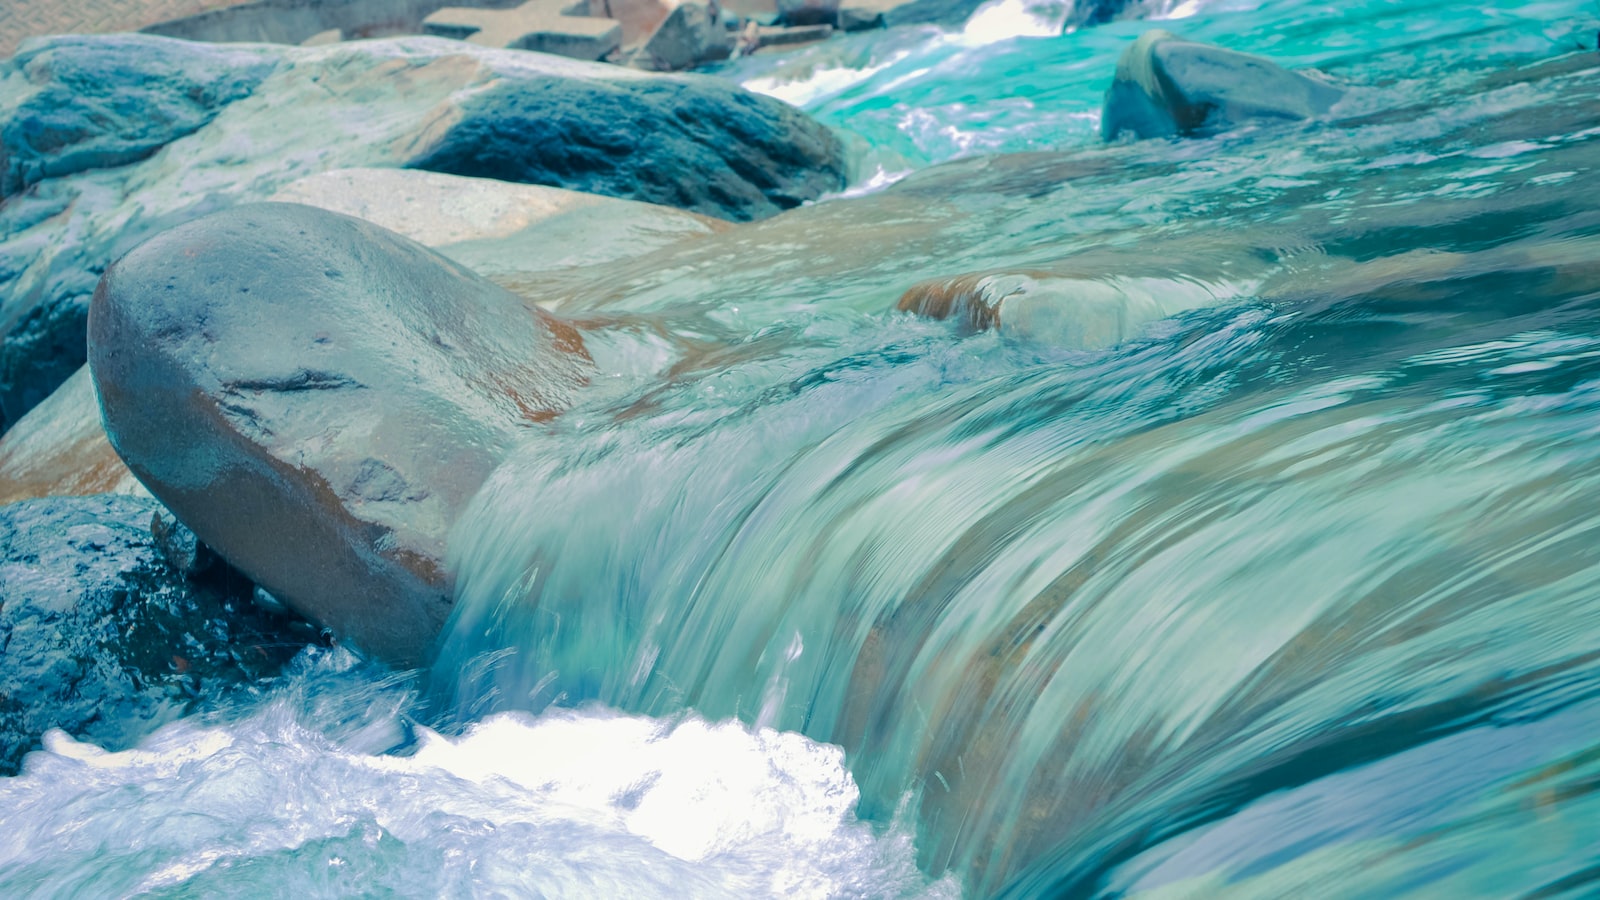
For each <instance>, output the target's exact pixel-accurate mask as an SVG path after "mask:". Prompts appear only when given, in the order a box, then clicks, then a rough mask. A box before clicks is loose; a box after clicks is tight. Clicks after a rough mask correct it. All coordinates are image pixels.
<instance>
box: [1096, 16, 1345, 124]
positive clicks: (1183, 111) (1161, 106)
mask: <svg viewBox="0 0 1600 900" xmlns="http://www.w3.org/2000/svg"><path fill="white" fill-rule="evenodd" d="M1343 96H1344V92H1343V91H1342V90H1340V89H1339V88H1337V87H1334V86H1333V85H1331V84H1328V83H1326V82H1324V81H1319V80H1318V79H1315V78H1312V77H1309V76H1307V75H1303V74H1301V73H1299V72H1291V71H1289V70H1288V69H1285V68H1283V67H1282V66H1279V65H1278V64H1276V63H1274V62H1272V61H1270V60H1267V59H1263V58H1261V57H1259V56H1251V55H1249V54H1247V53H1239V52H1237V51H1234V50H1224V49H1222V48H1221V47H1213V46H1211V45H1209V44H1201V43H1197V42H1195V41H1186V40H1184V39H1182V38H1180V37H1178V36H1177V35H1175V34H1173V33H1172V32H1170V31H1163V30H1161V29H1154V30H1151V31H1147V32H1145V33H1144V34H1143V35H1141V36H1140V37H1139V39H1138V40H1137V41H1134V43H1133V46H1131V47H1129V48H1128V49H1127V50H1126V51H1124V52H1123V54H1122V57H1121V59H1119V60H1117V72H1116V76H1115V78H1114V79H1113V80H1112V82H1111V88H1110V90H1108V91H1106V100H1105V107H1104V109H1103V110H1102V111H1101V116H1100V135H1101V137H1103V138H1104V139H1106V140H1108V141H1109V140H1114V139H1116V138H1117V137H1119V136H1121V135H1123V134H1131V135H1133V136H1134V137H1136V138H1151V137H1171V136H1179V135H1190V134H1196V133H1199V132H1207V131H1221V130H1225V129H1227V128H1231V127H1233V126H1236V125H1239V124H1242V123H1244V122H1247V121H1251V120H1257V119H1265V120H1273V119H1276V120H1300V119H1311V118H1315V117H1317V116H1321V115H1324V114H1325V113H1327V112H1328V111H1329V110H1330V109H1331V108H1332V107H1333V105H1334V104H1335V103H1337V102H1339V99H1340V98H1341V97H1343Z"/></svg>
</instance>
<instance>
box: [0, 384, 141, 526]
mask: <svg viewBox="0 0 1600 900" xmlns="http://www.w3.org/2000/svg"><path fill="white" fill-rule="evenodd" d="M142 493H145V490H144V488H143V487H142V486H140V484H139V482H138V480H137V479H135V478H134V477H133V473H132V472H129V471H128V467H127V466H125V465H123V464H122V460H121V459H119V458H117V454H116V451H114V450H112V449H111V445H110V444H109V443H107V442H106V434H105V431H104V430H102V429H101V427H100V408H99V406H98V405H97V404H96V401H95V396H94V385H93V384H92V383H91V382H90V380H89V367H88V366H83V367H81V368H79V369H78V371H77V373H76V374H74V375H73V376H72V377H71V378H68V379H67V381H66V383H65V384H63V385H61V387H59V388H57V389H56V391H55V393H53V394H51V395H50V396H49V397H48V398H46V399H45V401H44V402H43V403H40V404H39V405H38V406H35V407H34V408H33V409H31V410H29V411H28V414H27V415H25V416H23V417H22V418H21V420H19V421H18V422H17V424H16V425H15V426H13V427H12V429H11V430H10V431H8V432H6V433H5V437H0V503H16V502H17V501H19V500H32V499H34V498H37V497H54V496H74V495H85V494H142Z"/></svg>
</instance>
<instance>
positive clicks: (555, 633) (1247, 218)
mask: <svg viewBox="0 0 1600 900" xmlns="http://www.w3.org/2000/svg"><path fill="white" fill-rule="evenodd" d="M1163 14H1164V15H1166V16H1168V17H1174V18H1177V21H1175V22H1167V23H1164V24H1166V25H1168V26H1169V27H1172V28H1173V29H1174V30H1181V31H1182V32H1183V33H1184V35H1185V36H1187V37H1193V38H1197V39H1204V40H1209V41H1213V42H1216V43H1219V44H1222V45H1224V46H1229V47H1233V48H1236V49H1240V50H1247V51H1251V52H1256V53H1265V54H1269V55H1271V56H1272V57H1273V58H1274V59H1276V60H1277V61H1279V62H1281V63H1283V64H1286V65H1296V66H1305V65H1314V66H1317V67H1319V68H1321V69H1322V70H1323V71H1325V72H1326V73H1327V74H1328V75H1329V77H1331V78H1332V79H1334V80H1335V81H1336V82H1337V83H1339V84H1340V85H1341V86H1342V87H1346V88H1348V90H1349V93H1348V96H1347V98H1346V99H1345V100H1344V101H1343V102H1341V104H1340V105H1339V106H1338V107H1336V108H1335V109H1334V111H1333V114H1332V115H1331V116H1330V117H1329V119H1327V120H1325V121H1319V122H1313V123H1305V124H1287V125H1284V124H1279V125H1270V126H1247V127H1245V128H1242V129H1240V130H1237V131H1234V132H1229V133H1225V134H1219V135H1215V136H1210V137H1201V138H1196V139H1192V140H1185V141H1146V142H1140V143H1117V144H1112V145H1108V146H1102V145H1100V144H1098V139H1097V128H1098V110H1099V102H1100V95H1101V92H1103V90H1104V88H1105V85H1106V83H1107V80H1108V79H1109V77H1110V73H1111V70H1112V68H1113V65H1114V62H1115V59H1116V55H1117V54H1118V53H1119V52H1120V51H1121V49H1122V48H1123V47H1125V46H1126V44H1127V43H1128V41H1129V40H1130V39H1131V38H1132V37H1134V36H1136V35H1137V34H1138V33H1139V32H1140V31H1141V30H1143V29H1144V28H1145V27H1148V26H1147V25H1145V24H1143V23H1137V22H1122V23H1114V24H1112V25H1107V26H1101V27H1098V28H1092V29H1083V30H1077V31H1072V32H1070V33H1068V34H1059V33H1058V32H1059V30H1060V26H1059V23H1060V21H1062V19H1063V18H1064V11H1061V10H1056V11H1054V12H1052V11H1051V10H1050V9H1042V10H1041V9H1031V10H1030V9H1024V8H1022V7H1020V6H1018V5H1016V4H1008V3H1005V2H1002V3H999V4H995V5H992V6H991V7H989V8H986V9H985V10H982V11H980V12H979V13H978V14H977V15H976V16H975V17H974V19H973V20H972V22H970V23H969V25H968V27H967V28H966V29H965V30H964V31H963V32H960V33H956V34H949V33H944V32H940V31H937V30H934V29H900V30H893V31H888V32H882V33H873V34H866V35H860V36H849V37H846V38H843V39H839V40H836V41H832V42H827V43H824V44H820V45H817V46H815V47H812V48H809V49H805V50H801V51H797V52H795V53H792V54H786V55H782V56H772V57H767V56H756V57H753V58H750V59H746V60H741V61H739V62H737V63H734V64H730V65H729V66H728V67H726V68H724V69H723V71H722V74H723V75H725V76H727V77H729V78H733V79H737V80H740V81H742V82H743V83H745V84H747V85H748V86H751V87H753V88H755V89H758V90H762V91H765V92H769V93H773V94H775V95H777V96H780V97H783V98H785V99H789V100H791V101H792V102H795V103H798V104H800V105H802V106H803V107H805V108H806V109H808V110H809V111H811V112H812V113H813V114H815V115H817V116H818V117H819V118H821V119H822V120H823V121H824V122H826V123H828V124H830V125H832V126H833V127H835V128H837V129H839V130H840V131H841V132H842V133H843V135H844V136H845V138H846V140H847V143H848V144H849V146H851V147H852V148H853V154H854V160H855V165H856V168H857V177H856V183H855V184H854V186H853V187H852V188H851V189H849V190H847V191H846V192H845V196H844V197H842V198H839V199H834V200H825V201H823V202H820V203H817V204H815V205H813V206H808V207H805V208H802V209H799V210H795V211H793V212H790V213H787V214H785V215H783V216H780V217H778V218H775V219H773V220H770V221H768V222H764V223H758V224H755V225H749V226H742V227H741V228H740V229H737V230H733V231H729V232H726V233H723V234H718V235H713V236H709V237H706V238H703V239H701V240H699V241H698V242H697V243H695V244H693V245H690V246H687V247H683V248H674V249H669V250H668V251H662V252H661V253H658V254H652V255H647V256H645V257H643V258H641V259H639V260H638V261H636V262H633V263H627V264H621V265H613V266H609V267H607V268H606V270H605V271H604V272H593V271H584V270H578V271H576V272H573V273H568V274H562V275H554V276H549V277H542V280H541V282H540V284H539V285H533V284H530V285H528V286H527V287H528V290H529V292H534V291H536V290H537V291H541V292H542V293H540V294H537V295H536V296H540V298H541V299H542V300H544V301H546V302H548V303H549V304H550V305H551V306H553V307H555V308H556V309H557V310H558V311H559V312H560V313H561V314H563V315H567V316H570V317H572V318H573V320H574V321H577V322H580V323H582V325H583V327H584V328H585V341H586V346H587V347H588V350H589V352H590V354H591V355H592V356H593V357H594V361H595V364H596V366H597V367H598V370H599V372H600V373H601V377H599V378H597V379H596V380H595V384H593V385H591V386H590V388H589V392H588V394H587V395H586V396H585V397H584V398H583V399H580V401H579V403H578V405H577V406H576V407H575V408H574V409H572V410H569V411H568V412H566V413H565V414H563V415H562V416H561V417H559V418H557V419H556V420H554V421H553V422H551V423H550V424H549V425H548V426H546V427H542V428H541V429H539V430H536V431H531V432H530V433H529V434H528V436H527V439H526V441H525V443H524V445H523V446H522V447H521V448H520V449H519V450H518V451H517V453H516V456H515V457H514V458H513V459H512V460H511V461H510V462H509V463H507V464H506V465H504V466H503V467H501V468H500V469H499V470H498V471H497V472H496V473H495V475H494V476H492V478H491V481H490V484H489V485H488V487H487V488H486V489H485V490H484V491H483V493H482V494H480V495H479V496H478V498H477V499H476V501H475V502H474V506H473V508H472V509H471V510H470V512H469V514H468V515H467V517H466V518H465V519H464V520H463V521H462V522H461V523H460V524H459V525H458V527H457V529H456V531H455V533H454V535H453V536H452V541H451V544H452V559H451V563H452V566H453V568H454V572H455V575H456V579H457V595H458V596H457V605H456V612H455V615H454V618H453V619H452V621H451V623H450V625H449V626H448V628H447V632H446V634H445V636H444V639H443V643H442V645H441V648H440V656H439V661H438V663H437V664H436V665H435V666H434V668H433V670H432V672H431V673H430V674H431V679H430V684H428V685H427V686H423V685H422V684H421V683H420V682H419V681H418V680H415V679H410V678H407V677H403V676H392V675H387V674H385V673H382V672H380V671H375V670H371V669H368V668H365V667H362V666H359V665H356V664H354V663H353V662H352V661H350V660H349V659H346V658H344V657H342V656H341V655H340V654H338V653H332V654H324V655H321V656H315V657H312V658H308V659H306V660H305V661H304V664H303V665H302V667H301V669H300V671H299V672H298V673H297V674H295V675H293V676H291V677H290V678H289V679H287V683H286V684H284V685H282V686H280V687H279V688H278V689H277V690H276V691H275V692H274V693H273V694H271V695H270V696H269V697H267V698H265V699H262V700H260V701H259V702H257V703H255V704H253V705H245V706H243V707H240V708H232V709H227V710H219V711H218V712H216V713H214V714H213V715H212V716H211V717H210V718H209V719H206V720H204V721H198V722H197V721H194V720H190V721H185V722H180V723H178V724H176V725H173V726H169V727H168V728H167V729H164V730H163V731H161V732H159V733H158V734H157V735H156V736H155V737H154V738H152V739H150V740H149V741H148V742H147V743H146V744H145V745H143V746H141V747H140V748H139V749H137V750H133V751H125V752H123V753H106V752H104V751H100V750H98V749H97V748H94V747H92V746H88V745H80V744H75V743H73V742H72V741H70V739H66V738H64V737H57V738H54V739H52V740H51V741H50V742H49V746H48V748H47V750H46V751H45V752H42V753H38V754H35V755H34V756H33V757H30V759H29V762H28V764H27V767H26V769H25V771H24V773H23V775H21V776H20V777H18V778H15V779H9V780H6V781H3V782H0V801H3V802H0V806H3V807H4V808H6V809H8V810H11V812H7V813H0V820H3V821H4V822H5V823H6V828H5V829H3V831H4V832H5V833H6V834H7V835H8V836H7V837H4V838H0V893H4V894H6V895H14V894H19V895H20V894H28V893H35V894H41V895H49V894H65V893H72V892H77V893H82V892H85V891H87V892H91V893H111V894H126V893H133V892H136V891H149V892H152V893H154V894H156V895H160V896H180V895H189V894H188V893H186V892H193V891H197V892H199V893H207V892H210V891H219V892H220V891H223V890H227V891H229V892H233V891H234V888H235V887H237V886H238V885H240V884H243V885H247V886H254V887H255V889H256V890H259V891H262V892H277V891H280V890H281V891H285V892H287V891H289V890H290V887H289V886H291V885H293V886H297V887H298V888H299V889H300V891H301V892H304V891H311V892H322V893H349V892H352V891H362V890H369V889H370V890H373V891H379V892H381V891H383V890H392V891H395V892H399V893H428V894H431V893H439V892H469V891H470V890H472V889H474V886H476V889H477V890H481V891H482V892H484V893H492V892H494V891H496V890H502V891H513V892H526V893H540V894H547V895H552V896H601V895H605V896H615V895H621V894H623V893H625V892H632V893H634V894H643V895H666V894H679V895H682V896H693V897H700V896H719V895H728V896H749V895H752V894H758V895H777V894H784V895H800V896H861V897H879V896H919V895H932V896H948V895H951V894H954V893H957V892H958V891H959V892H964V893H965V894H967V895H969V896H991V895H1011V896H1019V897H1033V896H1050V895H1069V896H1094V895H1108V896H1122V895H1137V896H1152V897H1189V896H1197V895H1199V896H1226V897H1283V896H1312V895H1320V896H1329V895H1336V896H1396V895H1406V894H1410V893H1425V894H1428V895H1440V896H1467V895H1487V896H1514V895H1531V896H1550V897H1555V896H1567V895H1574V896H1576V895H1581V894H1584V893H1586V892H1592V891H1593V890H1594V889H1595V885H1596V883H1597V882H1600V868H1597V866H1600V858H1597V857H1596V845H1595V835H1596V834H1600V792H1597V789H1600V555H1597V552H1596V550H1595V547H1596V541H1597V537H1600V534H1597V530H1600V512H1597V511H1596V510H1597V509H1600V506H1597V504H1596V503H1595V502H1594V501H1595V498H1596V497H1600V203H1597V201H1596V198H1600V53H1597V52H1596V50H1595V48H1594V45H1593V35H1594V32H1595V29H1596V20H1597V19H1600V9H1596V8H1594V6H1593V4H1587V3H1582V2H1577V0H1546V2H1535V3H1527V4H1524V5H1522V6H1519V7H1517V8H1513V9H1502V8H1498V7H1494V6H1489V5H1485V6H1484V7H1483V8H1478V9H1466V8H1463V7H1462V5H1461V4H1459V3H1444V2H1437V0H1365V2H1361V3H1351V4H1345V5H1343V6H1341V7H1340V8H1337V9H1329V8H1325V7H1324V6H1322V5H1320V4H1314V3H1310V2H1286V3H1276V4H1266V5H1263V6H1262V7H1261V8H1254V7H1253V6H1252V5H1251V4H1247V3H1234V2H1231V0H1214V2H1212V3H1209V4H1206V3H1198V4H1196V3H1185V4H1182V5H1179V6H1171V7H1167V8H1165V9H1164V13H1163ZM994 153H1004V154H1008V155H1003V156H988V155H987V154H994ZM957 157H970V158H968V159H959V160H957V161H954V162H950V160H952V159H956V158H957ZM936 163H944V165H939V166H936V167H935V166H934V165H933V164H936ZM891 183H892V184H891ZM986 279H987V280H986ZM917 285H922V287H921V288H920V290H921V291H923V293H922V294H920V295H918V296H923V297H934V298H939V297H945V296H946V294H949V295H950V296H953V295H954V294H956V293H961V292H966V294H974V293H975V292H981V290H987V291H990V294H989V295H987V296H988V299H989V300H993V301H996V302H1002V301H1003V305H1002V306H1001V307H1000V312H999V314H998V316H997V318H995V319H994V320H992V321H987V322H975V321H972V320H963V321H933V320H930V319H927V318H923V317H920V316H916V315H912V314H908V313H905V312H897V311H895V306H896V303H897V300H898V299H899V298H901V297H902V295H904V294H906V292H907V290H908V289H910V288H913V287H914V286H917ZM980 285H987V287H982V288H981V290H980V287H979V286H980ZM941 292H945V293H941ZM947 299H948V297H947ZM951 302H955V301H954V300H952V301H951ZM965 302H972V301H971V298H970V297H969V298H968V300H967V301H965ZM974 325H986V326H988V327H985V328H981V329H975V328H974V327H973V326H974ZM419 697H422V698H424V699H419ZM420 723H426V725H427V726H429V727H423V724H420ZM719 723H720V724H719ZM708 761H709V762H708ZM130 810H131V812H130ZM68 835H72V836H73V837H72V840H70V841H68V840H66V837H67V836H68ZM108 847H110V848H114V852H109V853H108V851H107V849H106V848H108ZM108 860H109V861H108Z"/></svg>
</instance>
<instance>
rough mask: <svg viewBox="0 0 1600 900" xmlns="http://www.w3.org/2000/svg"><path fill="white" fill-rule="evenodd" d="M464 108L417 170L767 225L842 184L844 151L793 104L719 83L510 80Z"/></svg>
mask: <svg viewBox="0 0 1600 900" xmlns="http://www.w3.org/2000/svg"><path fill="white" fill-rule="evenodd" d="M463 112H464V117H463V118H462V119H461V121H459V122H458V123H456V124H455V125H454V126H453V127H452V128H451V129H450V130H449V131H448V132H447V133H446V134H444V135H443V136H442V137H440V138H439V139H438V140H437V141H436V142H435V143H433V144H432V145H431V146H430V147H429V149H428V150H427V151H426V152H424V153H421V154H419V155H418V156H417V157H416V158H414V159H413V160H412V161H411V163H410V165H411V166H412V167H414V168H418V169H427V170H429V171H434V172H444V173H448V174H452V175H468V176H473V177H478V178H495V179H499V180H501V181H519V182H527V183H531V184H556V185H559V186H561V187H566V188H571V189H574V190H580V191H587V192H589V193H592V194H604V195H606V196H610V197H622V198H626V199H631V200H643V201H645V202H647V203H657V204H661V205H664V206H676V207H678V208H680V209H686V210H690V211H692V212H697V213H701V214H704V215H709V216H718V217H721V218H726V219H733V220H735V221H748V220H751V219H763V218H767V217H769V216H772V215H774V214H776V213H779V212H781V211H783V210H785V209H791V208H793V207H796V206H799V205H800V204H801V203H803V202H805V201H806V200H809V199H813V198H815V197H817V196H820V195H821V194H822V193H824V192H826V191H830V190H837V189H838V188H840V187H842V186H843V184H844V163H843V150H842V147H841V145H840V143H839V140H838V138H836V137H834V135H833V134H832V133H831V132H829V131H828V130H827V129H826V128H824V127H823V126H821V125H818V124H816V123H815V122H814V121H812V120H811V119H810V118H809V117H807V116H806V115H805V114H804V113H802V112H800V111H799V110H797V109H795V108H793V107H791V106H789V105H787V104H785V103H782V102H779V101H776V100H773V99H771V98H769V97H761V96H758V95H755V94H752V93H750V92H748V91H744V90H742V89H740V88H737V87H734V86H731V85H727V84H721V83H717V82H713V81H710V80H703V81H690V80H686V79H685V77H684V76H664V77H659V78H653V79H648V80H645V79H641V80H616V81H612V82H609V83H601V82H597V81H590V82H579V81H572V82H551V83H546V84H542V85H538V86H537V87H534V86H529V85H521V84H515V85H507V86H505V87H502V88H497V89H495V90H492V91H486V92H484V93H482V94H478V95H476V96H474V97H473V98H471V99H469V100H468V101H466V102H465V103H464V104H463ZM643 135H649V139H648V140H647V141H646V140H641V136H643Z"/></svg>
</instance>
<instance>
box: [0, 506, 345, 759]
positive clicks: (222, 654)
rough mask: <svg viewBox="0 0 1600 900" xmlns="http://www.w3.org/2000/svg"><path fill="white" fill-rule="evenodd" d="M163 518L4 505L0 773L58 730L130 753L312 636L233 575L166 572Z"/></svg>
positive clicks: (155, 512)
mask: <svg viewBox="0 0 1600 900" xmlns="http://www.w3.org/2000/svg"><path fill="white" fill-rule="evenodd" d="M161 513H162V509H161V506H160V504H158V503H156V502H155V501H154V500H151V499H149V498H148V497H125V496H116V495H103V496H98V497H53V498H49V499H44V500H30V501H26V502H23V503H15V504H11V505H8V506H0V648H3V649H4V652H0V775H10V774H14V773H15V772H16V771H17V767H18V764H19V763H20V762H21V759H22V756H23V754H25V753H27V752H28V751H29V750H32V749H34V748H36V747H37V746H38V744H39V737H40V735H42V734H43V733H44V732H45V731H47V730H49V729H52V728H60V729H62V730H64V731H66V732H68V733H69V734H72V735H73V736H75V737H78V738H87V739H90V740H93V741H95V742H96V743H100V744H103V745H105V746H108V747H111V748H113V749H121V748H123V747H126V746H129V745H131V744H132V743H134V742H135V741H136V740H138V739H139V738H140V737H142V736H143V735H145V734H148V733H149V732H150V731H152V730H154V729H155V728H156V727H158V726H160V725H161V724H163V723H165V722H168V721H171V720H172V719H175V718H177V717H179V716H181V715H183V714H184V713H186V712H188V711H189V710H191V709H192V708H194V707H195V705H196V704H197V703H202V702H204V701H206V700H213V699H217V698H220V697H221V696H223V695H224V694H226V693H227V692H228V691H231V690H235V689H238V688H240V687H242V686H246V685H249V684H250V683H252V682H254V681H256V680H258V679H261V678H264V677H268V676H271V675H275V674H277V672H278V671H279V670H280V669H281V667H282V666H283V665H284V663H286V662H287V661H288V660H289V659H290V658H291V657H292V656H293V655H294V654H295V653H296V652H297V651H298V650H299V648H301V647H303V646H304V645H305V644H307V643H308V642H310V641H313V640H316V638H317V635H316V632H315V631H314V630H313V629H311V628H310V626H309V625H307V624H306V623H305V622H303V621H301V620H299V619H285V618H281V617H278V616H273V615H269V614H266V613H265V612H263V611H261V610H259V609H257V608H255V607H254V606H253V605H252V604H251V602H250V600H249V596H250V584H249V582H247V581H245V580H244V579H243V578H240V577H238V576H237V574H236V573H230V572H228V571H226V570H225V569H223V568H222V567H217V568H216V569H214V570H213V571H209V572H204V573H200V572H195V573H192V574H191V573H186V572H184V571H181V570H180V569H179V568H177V567H174V566H173V565H172V564H170V563H169V562H168V561H167V559H166V558H165V555H164V554H163V552H162V548H161V546H160V542H159V541H158V540H157V538H156V536H154V535H153V534H152V532H151V527H152V524H153V523H154V522H158V521H163V520H161V518H160V516H161ZM172 529H173V526H171V525H170V524H168V525H167V542H168V543H169V544H170V543H171V542H172V540H173V539H174V536H173V535H172V534H170V532H171V530H172Z"/></svg>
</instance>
